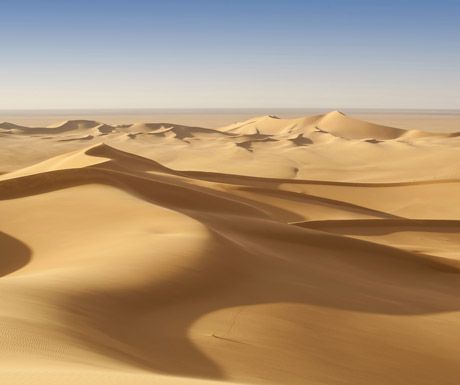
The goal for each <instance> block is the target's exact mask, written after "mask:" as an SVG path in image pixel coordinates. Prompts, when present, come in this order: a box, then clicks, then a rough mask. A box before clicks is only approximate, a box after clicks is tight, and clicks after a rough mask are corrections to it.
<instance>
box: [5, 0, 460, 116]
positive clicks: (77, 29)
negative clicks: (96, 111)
mask: <svg viewBox="0 0 460 385" xmlns="http://www.w3.org/2000/svg"><path fill="white" fill-rule="evenodd" d="M459 20H460V1H448V0H439V1H434V0H433V1H426V0H419V1H416V0H413V1H409V0H399V1H394V0H393V1H391V0H387V1H374V0H366V1H365V0H350V1H347V0H343V1H338V0H322V1H319V0H318V1H307V0H304V1H297V0H285V1H272V0H265V1H261V0H260V1H259V0H246V1H243V0H233V1H223V0H214V1H205V0H196V1H193V0H189V1H185V0H169V1H166V0H164V1H155V0H153V1H140V0H131V1H118V0H112V1H107V0H93V1H88V0H80V1H77V0H74V1H65V0H61V1H57V0H40V1H39V0H36V1H30V0H22V1H21V0H14V1H12V0H11V1H10V0H0V59H1V61H0V63H1V64H0V109H14V108H18V109H27V108H123V107H126V108H136V107H139V108H155V107H157V108H193V107H197V108H212V107H216V108H222V107H235V108H239V107H247V108H250V107H273V108H277V107H300V108H304V107H305V108H309V107H311V108H316V107H331V108H460V22H459Z"/></svg>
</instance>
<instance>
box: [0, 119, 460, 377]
mask: <svg viewBox="0 0 460 385" xmlns="http://www.w3.org/2000/svg"><path fill="white" fill-rule="evenodd" d="M449 131H450V132H446V133H440V132H439V130H433V131H430V130H427V131H425V130H423V131H422V130H420V129H419V128H418V127H413V128H412V129H408V130H405V129H402V128H396V127H391V126H384V125H379V124H377V123H368V122H366V121H363V120H358V119H356V118H353V117H351V116H347V115H344V114H342V113H341V112H338V111H333V112H330V113H326V114H322V115H315V116H308V117H304V118H296V119H280V118H277V117H275V116H262V117H256V118H251V119H249V120H247V121H243V122H239V123H234V124H230V125H227V126H223V127H214V128H204V127H200V126H195V125H192V126H191V125H184V124H173V123H133V124H124V125H114V124H105V123H102V122H97V121H92V120H70V121H65V122H63V123H57V124H53V125H51V126H45V127H38V126H37V127H26V126H22V125H19V124H14V123H0V173H1V175H0V218H1V221H0V294H1V295H0V383H1V384H8V385H10V384H11V385H15V384H27V385H34V384H42V385H45V384H46V385H48V384H78V385H87V384H120V385H122V384H123V385H125V384H142V385H143V384H158V385H162V384H165V385H168V384H171V385H177V384H191V385H194V384H197V385H198V384H204V385H206V384H210V385H211V384H221V385H222V384H281V385H296V384H305V385H389V384H391V385H458V384H459V383H460V370H459V367H460V312H459V311H460V251H459V250H460V163H459V161H460V126H459V127H458V131H456V130H452V129H450V130H449Z"/></svg>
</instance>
